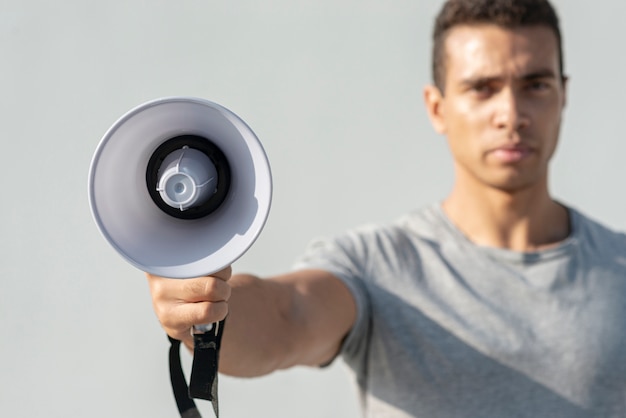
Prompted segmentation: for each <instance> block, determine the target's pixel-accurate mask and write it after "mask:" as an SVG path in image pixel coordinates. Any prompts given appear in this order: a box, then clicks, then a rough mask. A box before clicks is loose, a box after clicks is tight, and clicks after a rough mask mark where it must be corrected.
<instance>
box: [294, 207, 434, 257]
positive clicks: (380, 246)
mask: <svg viewBox="0 0 626 418" xmlns="http://www.w3.org/2000/svg"><path fill="white" fill-rule="evenodd" d="M441 223H442V220H441V219H440V216H439V215H438V214H437V207H436V205H431V206H426V207H424V208H420V209H416V210H414V211H411V212H409V213H406V214H404V215H402V216H400V217H398V218H396V219H394V220H392V221H388V222H378V223H369V224H362V225H359V226H356V227H353V228H351V229H348V230H347V231H345V232H342V233H340V234H337V235H334V236H331V237H318V238H316V239H314V240H313V241H312V242H311V243H310V244H309V246H308V248H307V251H306V253H305V255H304V257H303V259H304V260H309V261H311V260H316V261H320V260H326V261H328V260H333V261H334V262H341V263H342V264H344V265H346V264H349V265H352V266H359V268H362V269H367V268H368V266H369V267H372V266H373V265H375V266H381V265H389V264H392V265H393V264H396V263H403V262H405V261H406V260H411V259H413V260H416V259H418V257H416V255H417V254H418V253H419V252H420V249H421V248H422V247H424V246H432V243H433V242H434V241H438V240H440V239H441V231H440V230H442V229H444V228H445V227H444V226H442V225H441ZM300 261H302V260H300Z"/></svg>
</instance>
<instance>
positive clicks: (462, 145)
mask: <svg viewBox="0 0 626 418" xmlns="http://www.w3.org/2000/svg"><path fill="white" fill-rule="evenodd" d="M488 126H489V117H488V112H486V111H485V109H483V108H480V107H476V106H470V105H468V104H466V103H458V104H457V105H455V106H454V107H453V108H450V109H449V113H448V114H447V115H446V131H447V136H448V144H449V147H450V150H451V151H452V153H453V155H454V156H455V157H464V156H474V157H476V153H479V152H480V150H481V144H482V142H483V140H481V138H484V137H485V131H486V129H488Z"/></svg>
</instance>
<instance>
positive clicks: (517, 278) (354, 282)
mask: <svg viewBox="0 0 626 418" xmlns="http://www.w3.org/2000/svg"><path fill="white" fill-rule="evenodd" d="M433 75H434V82H435V83H434V85H432V86H427V87H426V88H425V91H424V98H425V103H426V107H427V110H428V113H429V116H430V119H431V121H432V124H433V126H434V128H435V129H436V131H437V132H439V133H441V134H443V135H445V136H446V137H447V140H448V143H449V147H450V150H451V154H452V156H453V159H454V169H455V182H454V187H453V189H452V191H451V192H450V194H449V195H448V197H447V198H446V199H445V200H444V201H443V202H442V203H441V204H436V205H432V206H429V207H426V208H423V209H421V210H418V211H415V212H413V213H410V214H408V215H407V216H405V217H403V218H402V219H400V220H397V221H395V222H393V223H390V224H386V225H374V226H366V227H363V228H359V229H357V230H354V231H350V232H348V233H346V234H343V235H340V236H338V237H336V238H335V239H332V240H327V241H322V242H317V243H316V244H314V245H312V246H311V248H310V249H309V250H308V252H307V253H306V255H305V256H304V257H303V259H302V260H301V261H300V263H299V265H298V268H297V269H296V270H295V271H293V272H291V273H288V274H285V275H283V276H279V277H272V278H268V279H265V280H261V279H259V278H257V277H254V276H250V275H235V276H233V277H231V271H230V269H227V270H224V271H222V272H220V273H218V274H216V275H214V276H213V277H202V278H197V279H190V280H184V281H178V280H171V279H164V278H159V277H153V276H149V282H150V287H151V292H152V296H153V301H154V307H155V310H156V313H157V315H158V317H159V319H160V321H161V323H162V325H163V327H164V328H165V330H166V331H167V332H168V333H169V334H170V335H171V336H173V337H175V338H178V339H181V340H183V341H185V342H186V343H187V344H188V345H190V344H192V342H191V337H190V328H191V327H192V325H193V324H201V323H209V322H216V321H217V320H220V319H222V318H224V317H226V315H227V314H228V318H227V325H226V328H225V331H224V340H223V342H222V352H221V365H220V370H221V371H222V372H223V373H227V374H232V375H237V376H257V375H263V374H266V373H269V372H271V371H273V370H276V369H282V368H286V367H290V366H294V365H311V366H320V365H325V364H328V363H329V362H331V361H332V360H333V359H334V358H335V357H336V356H337V355H341V356H342V357H343V358H344V360H345V361H346V363H347V364H348V365H349V366H350V367H351V368H352V369H353V370H354V371H355V374H356V377H357V383H358V385H359V388H360V390H361V394H362V405H363V411H364V415H365V416H368V417H381V416H384V417H413V416H417V417H498V418H502V417H521V416H523V417H526V416H527V417H618V416H620V417H623V416H626V325H624V319H626V258H625V257H624V256H623V255H624V254H626V236H624V235H622V234H618V233H614V232H611V231H609V230H608V229H607V228H605V227H603V226H602V225H600V224H598V223H596V222H594V221H592V220H590V219H589V218H587V217H585V216H584V215H582V214H581V213H579V212H577V211H576V210H574V209H572V208H569V207H567V206H565V205H563V204H561V203H559V202H556V201H555V200H554V199H552V198H551V196H550V193H549V190H548V167H549V161H550V159H551V157H552V155H553V153H554V150H555V148H556V145H557V138H558V135H559V128H560V124H561V114H562V111H563V108H564V106H565V99H566V86H567V78H566V77H565V75H564V73H563V60H562V51H561V36H560V31H559V26H558V19H557V16H556V14H555V13H554V10H553V9H552V7H551V6H550V4H549V3H548V2H547V0H449V1H448V2H447V3H446V4H445V5H444V7H443V9H442V10H441V12H440V14H439V16H438V18H437V21H436V25H435V31H434V49H433Z"/></svg>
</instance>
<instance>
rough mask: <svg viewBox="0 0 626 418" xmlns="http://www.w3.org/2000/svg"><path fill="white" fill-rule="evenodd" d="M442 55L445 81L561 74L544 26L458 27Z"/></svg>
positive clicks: (553, 40) (555, 47)
mask: <svg viewBox="0 0 626 418" xmlns="http://www.w3.org/2000/svg"><path fill="white" fill-rule="evenodd" d="M445 54H446V80H447V82H454V81H455V80H459V79H467V78H475V77H504V76H513V77H515V76H519V77H522V76H523V75H524V74H527V73H529V72H535V71H545V70H551V71H553V72H554V74H555V75H557V74H558V73H559V71H560V70H559V58H558V57H559V51H558V43H557V39H556V36H555V34H554V33H553V32H552V30H551V29H549V28H547V27H545V26H524V27H519V28H514V29H508V28H503V27H500V26H497V25H493V24H483V25H463V26H458V27H455V28H453V29H451V30H450V32H449V33H448V35H447V37H446V40H445Z"/></svg>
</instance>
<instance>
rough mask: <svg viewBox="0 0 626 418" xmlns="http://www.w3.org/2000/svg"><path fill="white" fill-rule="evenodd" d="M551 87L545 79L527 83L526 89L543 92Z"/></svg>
mask: <svg viewBox="0 0 626 418" xmlns="http://www.w3.org/2000/svg"><path fill="white" fill-rule="evenodd" d="M549 88H550V84H549V83H547V82H545V81H543V80H531V81H529V82H528V84H526V89H527V90H529V91H534V92H542V91H545V90H548V89H549Z"/></svg>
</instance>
